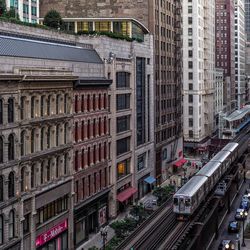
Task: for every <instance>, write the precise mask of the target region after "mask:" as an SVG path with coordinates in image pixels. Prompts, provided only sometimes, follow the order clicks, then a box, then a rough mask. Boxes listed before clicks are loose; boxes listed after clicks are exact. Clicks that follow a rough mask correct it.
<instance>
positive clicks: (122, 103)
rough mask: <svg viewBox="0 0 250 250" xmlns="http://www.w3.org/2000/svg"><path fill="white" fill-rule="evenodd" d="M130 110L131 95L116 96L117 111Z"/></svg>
mask: <svg viewBox="0 0 250 250" xmlns="http://www.w3.org/2000/svg"><path fill="white" fill-rule="evenodd" d="M129 108H130V95H129V94H121V95H117V96H116V109H117V110H123V109H129Z"/></svg>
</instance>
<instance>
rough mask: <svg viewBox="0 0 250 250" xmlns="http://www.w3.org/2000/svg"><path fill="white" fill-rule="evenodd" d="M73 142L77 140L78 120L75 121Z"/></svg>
mask: <svg viewBox="0 0 250 250" xmlns="http://www.w3.org/2000/svg"><path fill="white" fill-rule="evenodd" d="M75 142H78V122H76V123H75Z"/></svg>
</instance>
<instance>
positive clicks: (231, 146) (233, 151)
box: [222, 142, 239, 162]
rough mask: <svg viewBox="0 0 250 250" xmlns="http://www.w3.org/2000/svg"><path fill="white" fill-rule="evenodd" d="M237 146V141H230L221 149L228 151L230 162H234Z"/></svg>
mask: <svg viewBox="0 0 250 250" xmlns="http://www.w3.org/2000/svg"><path fill="white" fill-rule="evenodd" d="M238 146H239V144H238V143H236V142H230V143H228V144H227V145H226V146H225V147H224V148H223V149H222V151H229V152H230V153H231V154H230V157H231V160H232V162H234V161H235V160H236V158H237V157H238Z"/></svg>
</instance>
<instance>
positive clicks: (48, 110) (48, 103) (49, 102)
mask: <svg viewBox="0 0 250 250" xmlns="http://www.w3.org/2000/svg"><path fill="white" fill-rule="evenodd" d="M50 104H51V95H49V96H48V99H47V115H50V111H51V108H50Z"/></svg>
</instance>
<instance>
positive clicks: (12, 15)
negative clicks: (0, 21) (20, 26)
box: [3, 7, 20, 20]
mask: <svg viewBox="0 0 250 250" xmlns="http://www.w3.org/2000/svg"><path fill="white" fill-rule="evenodd" d="M3 17H6V18H8V19H16V20H20V18H19V15H18V13H17V10H16V9H15V8H14V7H10V10H8V11H6V12H4V13H3Z"/></svg>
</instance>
